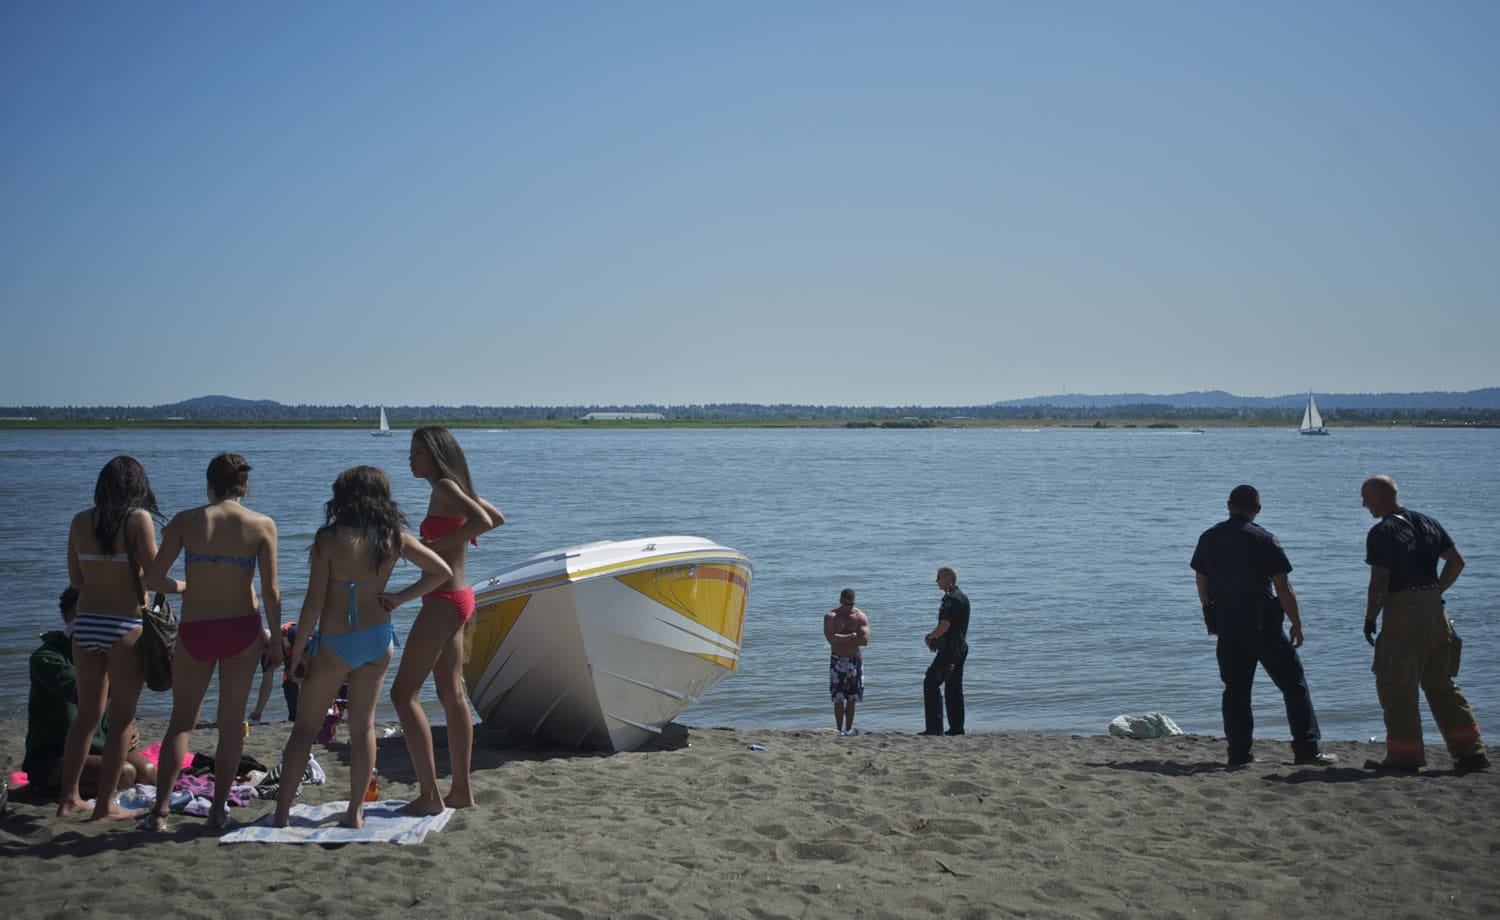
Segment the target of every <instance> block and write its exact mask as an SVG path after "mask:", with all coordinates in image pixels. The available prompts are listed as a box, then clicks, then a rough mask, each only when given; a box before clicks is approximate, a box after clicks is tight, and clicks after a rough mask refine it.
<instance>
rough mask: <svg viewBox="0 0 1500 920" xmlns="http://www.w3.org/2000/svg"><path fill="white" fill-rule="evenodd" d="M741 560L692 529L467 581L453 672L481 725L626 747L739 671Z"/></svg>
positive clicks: (745, 580)
mask: <svg viewBox="0 0 1500 920" xmlns="http://www.w3.org/2000/svg"><path fill="white" fill-rule="evenodd" d="M750 571H751V569H750V560H749V559H748V558H746V557H745V555H744V554H743V553H741V552H739V551H738V550H733V549H729V548H728V547H725V546H720V545H719V544H717V543H715V542H713V541H712V540H706V539H703V538H702V537H691V536H666V537H646V538H642V539H639V540H619V541H607V542H600V543H588V544H585V545H582V546H574V547H570V548H567V549H561V550H555V551H552V552H547V553H542V554H540V555H537V556H533V557H532V558H530V559H527V560H524V561H522V562H518V563H516V564H514V565H511V566H508V567H506V568H504V569H502V570H501V571H500V572H499V573H498V574H496V575H495V576H494V577H492V578H489V579H486V580H485V581H481V582H477V583H475V585H474V595H475V598H474V603H475V611H474V619H473V621H472V626H471V628H470V632H469V634H468V637H467V642H468V645H469V649H468V651H469V654H468V656H467V657H468V660H467V661H466V662H465V664H464V668H463V673H464V682H465V683H466V684H467V685H468V689H469V698H470V699H471V700H472V701H473V703H474V708H475V710H477V711H478V713H479V716H480V718H481V719H483V720H484V722H485V724H487V725H497V726H502V727H504V728H507V729H509V730H510V731H513V732H518V733H521V734H525V735H528V736H536V737H542V738H546V739H548V740H550V741H553V742H556V743H559V744H565V745H573V746H576V747H587V748H596V749H601V750H606V751H630V750H634V749H636V748H638V747H640V746H641V745H642V744H645V743H646V742H647V741H649V740H650V739H652V738H653V737H655V736H656V735H658V734H660V733H661V731H662V729H663V728H664V727H665V726H666V724H667V723H668V722H670V721H672V719H674V718H676V717H677V715H678V714H679V713H680V712H682V711H683V710H684V709H686V708H687V707H688V706H690V705H691V704H692V703H694V702H696V701H697V700H698V699H699V698H701V697H702V696H703V694H704V693H706V692H708V690H709V688H711V687H713V686H714V685H715V684H717V683H718V682H719V681H721V680H723V679H724V678H725V677H728V676H729V675H730V674H732V673H734V671H735V670H736V669H737V668H738V667H739V660H740V637H741V633H742V631H743V629H744V625H745V603H746V601H747V600H748V599H749V596H750Z"/></svg>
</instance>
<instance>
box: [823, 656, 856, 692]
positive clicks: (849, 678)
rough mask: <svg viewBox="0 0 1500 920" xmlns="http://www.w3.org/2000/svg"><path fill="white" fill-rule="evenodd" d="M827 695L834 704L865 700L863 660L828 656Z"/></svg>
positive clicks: (852, 657)
mask: <svg viewBox="0 0 1500 920" xmlns="http://www.w3.org/2000/svg"><path fill="white" fill-rule="evenodd" d="M828 694H829V696H831V697H833V701H834V702H835V703H843V702H846V701H848V700H853V701H854V702H856V703H857V702H859V701H861V700H863V699H864V698H865V660H864V658H862V657H860V656H859V655H851V656H849V657H848V658H845V657H844V656H843V655H829V656H828Z"/></svg>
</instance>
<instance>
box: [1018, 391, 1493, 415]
mask: <svg viewBox="0 0 1500 920" xmlns="http://www.w3.org/2000/svg"><path fill="white" fill-rule="evenodd" d="M1316 395H1317V399H1318V407H1319V408H1321V409H1323V410H1324V411H1328V410H1337V409H1402V410H1422V409H1474V410H1483V409H1500V387H1487V388H1485V389H1482V390H1469V391H1467V392H1461V393H1459V392H1451V391H1443V392H1432V393H1318V394H1316ZM1306 403H1307V394H1306V393H1290V394H1288V395H1286V396H1236V395H1234V394H1233V393H1226V392H1224V391H1223V390H1195V391H1193V392H1190V393H1171V394H1150V393H1112V394H1107V395H1088V394H1080V393H1068V394H1064V395H1060V396H1031V397H1027V398H1026V399H1007V400H1002V401H1000V402H996V403H991V405H993V406H997V407H1007V408H1022V407H1040V406H1053V407H1057V408H1064V409H1105V408H1111V407H1115V406H1167V407H1169V408H1172V409H1218V410H1223V409H1231V410H1233V409H1257V410H1264V409H1287V410H1290V409H1296V410H1298V411H1300V410H1301V409H1302V407H1303V406H1304V405H1306Z"/></svg>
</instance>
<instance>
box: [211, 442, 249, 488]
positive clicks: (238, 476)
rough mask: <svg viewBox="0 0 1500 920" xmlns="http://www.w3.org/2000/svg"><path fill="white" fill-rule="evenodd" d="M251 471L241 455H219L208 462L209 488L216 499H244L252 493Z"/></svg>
mask: <svg viewBox="0 0 1500 920" xmlns="http://www.w3.org/2000/svg"><path fill="white" fill-rule="evenodd" d="M250 469H251V467H250V464H249V463H246V462H245V458H244V457H241V456H240V455H239V454H230V453H223V454H219V455H218V456H217V457H215V458H213V459H212V460H210V461H208V485H209V488H211V489H213V490H214V496H215V497H216V498H242V497H244V495H245V493H246V492H248V491H250Z"/></svg>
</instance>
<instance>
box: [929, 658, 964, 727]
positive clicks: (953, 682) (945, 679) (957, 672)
mask: <svg viewBox="0 0 1500 920" xmlns="http://www.w3.org/2000/svg"><path fill="white" fill-rule="evenodd" d="M968 657H969V650H968V648H967V647H964V648H962V649H959V650H957V651H951V652H950V651H941V652H938V653H937V655H935V656H934V657H933V659H932V664H930V665H928V666H927V676H926V678H924V679H923V681H922V704H923V709H924V711H925V715H926V717H927V731H928V732H930V733H934V734H936V733H938V732H941V731H942V730H943V708H944V704H946V705H947V709H948V729H949V731H953V732H961V731H963V730H964V661H965V660H966V659H967V658H968ZM944 684H946V685H947V695H946V698H945V697H944V692H943V689H942V687H943V685H944Z"/></svg>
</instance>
